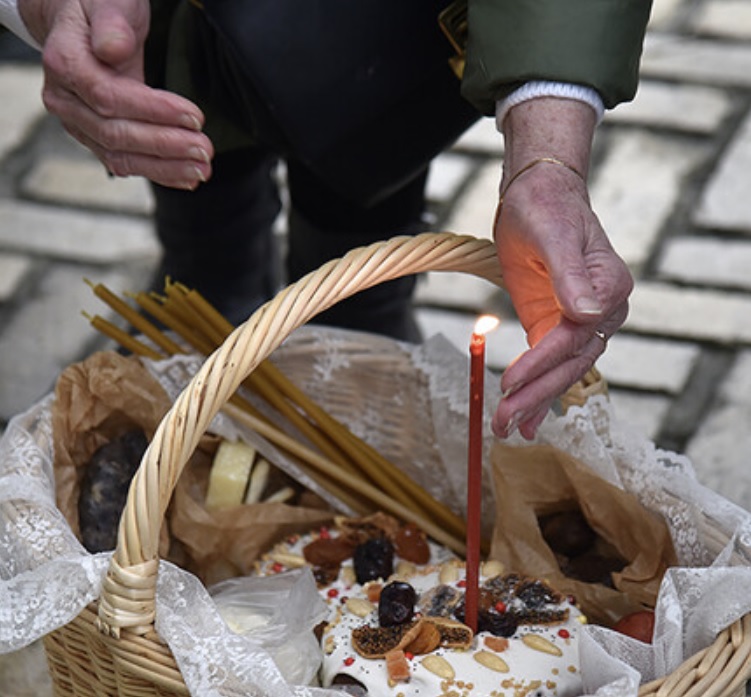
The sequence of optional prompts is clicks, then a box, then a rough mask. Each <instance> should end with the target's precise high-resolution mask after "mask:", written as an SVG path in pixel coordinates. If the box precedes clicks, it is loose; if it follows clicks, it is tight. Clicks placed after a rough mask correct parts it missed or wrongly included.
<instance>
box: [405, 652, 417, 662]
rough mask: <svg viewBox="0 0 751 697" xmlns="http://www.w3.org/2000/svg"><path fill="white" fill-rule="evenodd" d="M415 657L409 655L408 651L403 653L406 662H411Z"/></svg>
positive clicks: (411, 654)
mask: <svg viewBox="0 0 751 697" xmlns="http://www.w3.org/2000/svg"><path fill="white" fill-rule="evenodd" d="M414 657H415V654H413V653H410V652H409V651H405V652H404V658H406V659H407V660H408V661H411V660H412V659H413V658H414Z"/></svg>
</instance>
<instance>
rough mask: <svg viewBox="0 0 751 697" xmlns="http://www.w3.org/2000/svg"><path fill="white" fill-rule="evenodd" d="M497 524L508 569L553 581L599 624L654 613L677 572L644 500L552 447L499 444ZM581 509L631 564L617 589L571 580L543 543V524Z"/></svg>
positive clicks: (494, 554) (494, 552)
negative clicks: (665, 583) (669, 574)
mask: <svg viewBox="0 0 751 697" xmlns="http://www.w3.org/2000/svg"><path fill="white" fill-rule="evenodd" d="M492 468H493V479H494V485H495V493H496V522H495V529H494V533H493V539H492V544H491V552H490V557H491V558H493V559H499V560H501V561H502V562H504V563H505V564H506V566H507V568H509V569H511V570H513V571H516V572H519V573H523V574H528V575H531V576H535V577H538V578H545V579H547V580H548V581H549V582H550V583H551V584H552V585H553V586H555V587H556V588H558V589H559V590H560V591H562V592H564V593H567V594H571V595H573V596H575V597H576V599H577V601H578V603H579V605H580V606H581V608H582V610H583V612H584V613H585V614H586V615H587V616H588V617H589V618H590V619H591V620H592V621H594V622H597V623H598V624H605V625H612V624H613V623H615V622H616V621H618V620H619V619H620V618H621V617H622V616H623V615H625V614H628V613H630V612H635V611H637V610H643V609H644V607H645V606H646V607H654V604H655V602H656V599H657V593H658V590H659V586H660V582H661V580H662V576H663V574H664V573H665V571H666V570H667V568H668V567H669V566H674V565H675V564H676V556H675V552H674V550H673V545H672V542H671V539H670V533H669V532H668V529H667V526H666V525H665V523H664V521H663V520H662V519H660V518H658V517H657V516H656V515H654V514H653V513H651V512H650V511H648V510H646V509H645V508H644V507H643V506H642V505H641V504H640V503H639V501H638V500H637V498H636V497H635V496H634V495H633V494H630V493H628V492H625V491H623V490H621V489H619V488H617V487H615V486H613V485H612V484H610V483H608V482H606V481H605V480H604V479H602V478H601V477H599V476H598V475H597V474H596V473H594V472H593V471H592V470H591V469H590V468H589V467H587V466H586V465H584V464H583V463H581V462H579V461H578V460H576V459H575V458H573V457H571V456H570V455H568V454H566V453H564V452H561V451H560V450H557V449H555V448H553V447H550V446H529V447H513V446H509V445H507V444H505V443H501V442H497V443H495V444H494V446H493V452H492ZM577 507H578V508H580V510H581V512H582V513H583V514H584V517H585V518H586V520H587V522H588V523H589V525H590V526H591V527H592V528H593V529H594V531H595V532H596V533H597V534H598V535H599V536H600V537H601V538H603V539H604V540H605V541H606V542H607V543H609V544H610V545H612V546H613V547H614V548H615V549H616V550H617V552H618V553H619V555H620V556H621V557H622V558H623V559H624V560H625V561H626V566H625V567H624V568H623V569H622V570H621V571H620V572H619V573H614V574H613V583H614V586H615V588H614V589H613V588H609V587H607V586H605V585H603V584H599V583H585V582H582V581H579V580H576V579H572V578H568V577H567V576H565V575H564V574H563V572H562V571H561V568H560V567H559V565H558V561H557V560H556V556H555V553H554V552H553V550H551V548H550V547H549V546H548V544H547V543H546V542H545V539H544V538H543V535H542V532H541V530H540V526H539V524H538V517H540V516H544V515H548V514H551V513H556V512H560V511H566V510H572V509H575V508H577Z"/></svg>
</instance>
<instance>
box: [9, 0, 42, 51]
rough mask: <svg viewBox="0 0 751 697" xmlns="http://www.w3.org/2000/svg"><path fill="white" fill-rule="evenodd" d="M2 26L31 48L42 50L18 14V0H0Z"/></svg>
mask: <svg viewBox="0 0 751 697" xmlns="http://www.w3.org/2000/svg"><path fill="white" fill-rule="evenodd" d="M0 24H2V25H3V26H5V27H7V28H8V29H10V31H12V32H13V33H14V34H15V35H16V36H17V37H18V38H19V39H22V40H23V41H25V42H26V43H27V44H29V46H32V47H33V48H36V49H38V50H41V46H40V45H39V44H38V43H37V42H36V41H35V40H34V37H33V36H32V35H31V34H29V30H28V29H27V28H26V25H25V24H24V23H23V20H22V19H21V15H20V13H19V12H18V3H17V1H16V0H0Z"/></svg>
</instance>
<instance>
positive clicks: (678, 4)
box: [649, 0, 686, 31]
mask: <svg viewBox="0 0 751 697" xmlns="http://www.w3.org/2000/svg"><path fill="white" fill-rule="evenodd" d="M685 6H686V2H685V0H655V2H653V3H652V12H651V14H650V16H649V30H650V31H654V30H662V29H666V28H669V27H671V26H672V25H673V24H674V23H675V22H676V20H677V18H678V17H679V15H680V10H682V9H683V8H684V7H685Z"/></svg>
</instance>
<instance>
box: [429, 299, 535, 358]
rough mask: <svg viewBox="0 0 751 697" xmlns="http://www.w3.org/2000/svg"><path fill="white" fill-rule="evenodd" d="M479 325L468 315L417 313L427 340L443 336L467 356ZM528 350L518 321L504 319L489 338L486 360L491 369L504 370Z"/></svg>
mask: <svg viewBox="0 0 751 697" xmlns="http://www.w3.org/2000/svg"><path fill="white" fill-rule="evenodd" d="M476 321H477V316H476V315H471V314H467V313H459V312H450V311H448V310H433V309H427V308H420V309H418V311H417V322H418V324H419V326H420V330H421V331H422V333H423V336H424V337H425V338H426V339H428V338H430V337H431V336H435V335H436V334H442V335H443V336H445V337H446V339H448V341H449V342H451V344H452V345H453V346H455V347H456V349H457V350H458V351H461V352H463V353H467V355H469V339H470V337H471V336H472V330H473V329H474V326H475V322H476ZM526 349H527V340H526V338H525V334H524V329H523V328H522V326H521V324H519V323H518V322H517V321H516V320H511V319H504V320H503V321H501V324H500V326H499V327H498V329H496V330H495V331H494V332H493V333H492V334H489V335H488V338H487V343H486V347H485V352H486V353H485V356H486V363H487V365H488V368H490V369H492V370H496V371H498V370H502V369H503V368H505V367H507V366H508V365H509V364H510V363H511V361H513V360H514V359H515V358H516V357H517V356H518V355H519V354H521V353H522V352H524V351H526Z"/></svg>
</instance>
